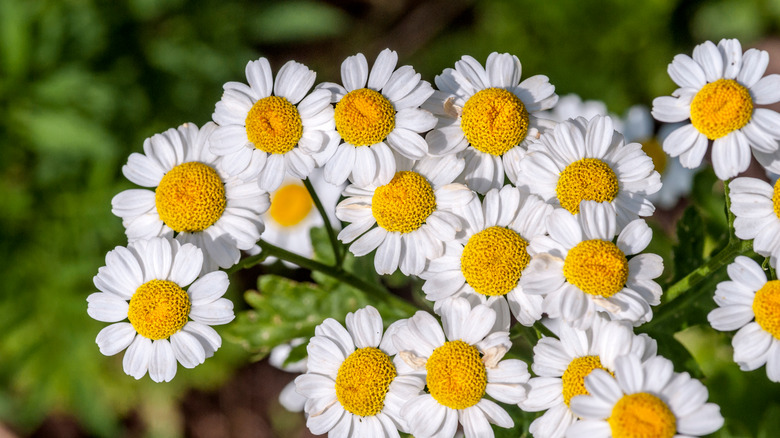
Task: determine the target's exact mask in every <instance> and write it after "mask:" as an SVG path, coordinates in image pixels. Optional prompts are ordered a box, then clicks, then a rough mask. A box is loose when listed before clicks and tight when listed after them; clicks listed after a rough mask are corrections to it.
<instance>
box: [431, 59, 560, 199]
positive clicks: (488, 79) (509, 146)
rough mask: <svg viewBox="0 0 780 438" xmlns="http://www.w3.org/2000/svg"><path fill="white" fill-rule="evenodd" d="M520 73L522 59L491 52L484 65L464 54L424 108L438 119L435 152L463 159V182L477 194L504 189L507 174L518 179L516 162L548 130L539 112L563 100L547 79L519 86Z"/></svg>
mask: <svg viewBox="0 0 780 438" xmlns="http://www.w3.org/2000/svg"><path fill="white" fill-rule="evenodd" d="M521 72H522V67H521V65H520V60H519V59H517V57H516V56H514V55H510V54H508V53H496V52H493V53H491V54H490V56H488V59H487V63H486V66H485V67H483V66H482V65H481V64H480V63H479V61H477V60H476V59H474V58H472V57H471V56H463V57H462V58H461V59H460V61H457V62H456V63H455V68H454V69H451V68H447V69H445V70H444V71H443V72H442V74H440V75H438V76H436V78H435V82H436V86H437V87H438V88H439V90H438V91H437V92H435V93H434V94H433V96H432V97H431V99H430V100H429V101H428V102H426V104H425V108H427V109H429V110H430V111H432V112H433V113H434V114H436V115H437V116H438V117H439V123H438V125H437V126H436V129H434V130H433V131H431V132H430V133H429V134H428V135H427V136H426V137H425V139H426V141H427V142H428V144H429V145H430V153H431V154H433V155H445V154H452V153H458V154H460V155H462V156H463V158H465V159H466V168H465V170H464V175H463V178H464V179H465V181H466V185H468V186H469V187H470V188H471V189H472V190H474V191H476V192H478V193H483V194H484V193H486V192H487V191H488V190H490V189H491V188H501V186H503V185H504V175H505V174H506V175H508V176H509V179H510V180H511V181H515V179H516V177H517V175H516V172H517V170H516V168H515V167H513V166H511V162H513V161H516V160H518V159H519V156H518V154H519V152H520V151H521V150H523V149H524V148H525V147H526V145H527V141H528V140H529V139H531V138H534V137H536V136H538V134H539V131H540V128H542V127H543V126H544V120H540V119H538V118H537V113H539V112H540V111H544V110H547V109H550V108H552V107H553V106H554V105H555V102H557V101H558V95H556V94H555V87H554V86H553V85H551V84H550V81H549V79H548V78H547V76H544V75H536V76H531V77H530V78H527V79H525V80H524V81H522V82H520V76H521Z"/></svg>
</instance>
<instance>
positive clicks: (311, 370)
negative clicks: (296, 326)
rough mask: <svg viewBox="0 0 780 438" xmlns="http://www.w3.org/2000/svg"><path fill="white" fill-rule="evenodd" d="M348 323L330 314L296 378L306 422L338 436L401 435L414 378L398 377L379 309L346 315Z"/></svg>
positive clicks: (318, 430) (320, 431)
mask: <svg viewBox="0 0 780 438" xmlns="http://www.w3.org/2000/svg"><path fill="white" fill-rule="evenodd" d="M346 325H347V328H346V329H345V328H344V327H343V326H342V325H341V324H339V323H338V322H336V320H334V319H332V318H328V319H326V320H325V321H323V322H322V324H320V325H318V326H317V327H316V329H315V331H314V333H315V336H314V337H313V338H311V341H309V345H308V347H307V351H308V353H309V359H308V371H307V372H306V373H305V374H303V375H300V376H298V377H297V378H296V379H295V385H296V390H297V391H298V393H299V394H301V395H303V396H304V397H306V399H307V400H306V403H305V405H304V412H305V413H306V425H307V426H308V427H309V429H310V430H311V431H312V433H314V434H315V435H319V434H324V433H328V436H330V437H334V438H335V437H339V438H340V437H377V438H381V437H398V436H399V434H398V431H399V430H401V431H406V422H405V421H404V420H403V419H402V418H401V416H400V415H399V412H400V410H401V407H402V406H403V404H404V403H405V402H406V401H407V400H409V399H410V398H411V397H413V396H415V395H416V394H417V393H418V392H419V390H418V389H417V387H416V385H415V380H414V379H413V378H411V377H409V376H399V375H398V372H397V370H396V367H395V365H394V364H393V360H392V359H391V358H390V356H391V355H394V354H395V353H396V350H395V349H394V347H393V344H392V342H390V339H389V337H387V336H384V335H383V333H384V330H383V328H382V317H381V316H380V315H379V312H378V311H377V310H376V309H375V308H373V307H371V306H367V307H365V308H362V309H359V310H357V311H356V312H355V313H349V314H347V318H346Z"/></svg>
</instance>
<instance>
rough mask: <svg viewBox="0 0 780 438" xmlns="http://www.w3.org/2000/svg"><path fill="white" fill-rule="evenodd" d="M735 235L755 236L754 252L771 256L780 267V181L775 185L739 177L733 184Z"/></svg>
mask: <svg viewBox="0 0 780 438" xmlns="http://www.w3.org/2000/svg"><path fill="white" fill-rule="evenodd" d="M729 198H730V199H731V212H732V213H734V215H735V216H736V218H735V219H734V234H736V235H737V237H739V238H740V239H742V240H750V239H753V251H755V252H757V253H758V254H761V255H762V256H765V257H770V259H769V261H770V263H771V264H772V266H775V267H776V266H777V257H778V256H779V255H780V183H777V182H776V183H775V185H774V188H773V187H772V186H770V185H769V184H767V183H766V182H764V181H761V180H760V179H756V178H748V177H742V178H735V179H734V180H733V181H731V182H730V183H729Z"/></svg>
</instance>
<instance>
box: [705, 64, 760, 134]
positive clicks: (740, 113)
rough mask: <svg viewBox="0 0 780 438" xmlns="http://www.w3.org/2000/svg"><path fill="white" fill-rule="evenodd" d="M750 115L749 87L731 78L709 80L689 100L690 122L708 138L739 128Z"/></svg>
mask: <svg viewBox="0 0 780 438" xmlns="http://www.w3.org/2000/svg"><path fill="white" fill-rule="evenodd" d="M752 116H753V99H752V98H751V97H750V91H748V89H747V88H745V87H743V86H742V85H740V84H739V83H737V81H735V80H733V79H718V80H717V81H715V82H710V83H709V84H707V85H705V86H703V87H701V90H699V92H698V93H696V96H694V97H693V101H692V102H691V124H692V125H693V127H694V128H696V129H697V130H698V131H699V132H701V133H702V134H704V135H706V136H707V138H709V139H710V140H715V139H718V138H721V137H723V136H725V135H727V134H728V133H730V132H732V131H736V130H737V129H740V128H742V127H743V126H745V125H747V124H748V122H749V121H750V118H751V117H752Z"/></svg>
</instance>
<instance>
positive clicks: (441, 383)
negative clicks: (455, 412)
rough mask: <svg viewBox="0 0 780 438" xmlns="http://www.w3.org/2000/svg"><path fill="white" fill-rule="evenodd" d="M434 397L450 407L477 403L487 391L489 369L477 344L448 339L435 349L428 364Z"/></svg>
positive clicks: (428, 379) (428, 381)
mask: <svg viewBox="0 0 780 438" xmlns="http://www.w3.org/2000/svg"><path fill="white" fill-rule="evenodd" d="M425 369H426V371H427V373H428V375H427V380H426V383H427V385H428V391H429V392H430V393H431V396H432V397H433V398H434V399H435V400H436V401H438V402H439V403H441V404H442V405H444V406H446V407H448V408H451V409H465V408H468V407H470V406H474V405H475V404H477V403H478V402H479V401H480V400H481V399H482V396H483V395H484V394H485V388H486V387H487V372H486V371H485V365H484V364H483V363H482V359H481V357H480V355H479V351H478V350H477V349H476V347H474V346H472V345H469V344H467V343H465V342H463V341H449V342H445V343H444V344H443V345H442V346H440V347H438V348H436V349H435V350H433V353H432V354H431V356H430V357H429V358H428V361H427V362H426V364H425Z"/></svg>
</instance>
